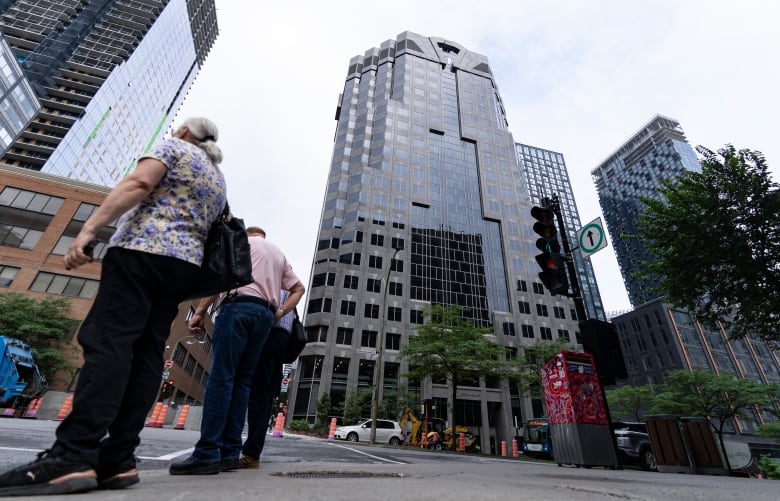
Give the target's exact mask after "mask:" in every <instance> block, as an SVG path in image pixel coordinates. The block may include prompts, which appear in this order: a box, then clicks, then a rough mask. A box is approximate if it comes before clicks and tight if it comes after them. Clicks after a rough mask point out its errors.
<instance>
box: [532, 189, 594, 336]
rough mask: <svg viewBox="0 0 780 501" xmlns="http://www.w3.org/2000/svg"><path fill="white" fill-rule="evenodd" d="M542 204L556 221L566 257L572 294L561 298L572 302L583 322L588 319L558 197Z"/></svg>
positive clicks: (544, 200)
mask: <svg viewBox="0 0 780 501" xmlns="http://www.w3.org/2000/svg"><path fill="white" fill-rule="evenodd" d="M542 204H543V205H545V206H546V207H548V208H550V209H552V211H553V212H554V213H555V216H556V219H557V220H558V228H560V235H561V244H562V245H563V254H564V255H565V256H566V269H567V271H568V272H569V273H568V275H569V285H570V286H571V290H572V292H571V293H570V294H561V295H562V296H567V297H570V298H572V299H573V300H574V308H575V309H576V311H577V320H578V321H580V322H583V321H585V320H587V319H588V314H587V312H586V311H585V303H584V301H583V299H582V290H581V289H580V282H579V280H578V279H577V270H576V268H575V267H574V253H573V252H572V250H571V246H570V245H569V236H568V234H567V233H566V225H565V224H564V223H563V215H562V214H561V204H560V201H559V200H558V195H553V197H552V198H544V199H543V200H542Z"/></svg>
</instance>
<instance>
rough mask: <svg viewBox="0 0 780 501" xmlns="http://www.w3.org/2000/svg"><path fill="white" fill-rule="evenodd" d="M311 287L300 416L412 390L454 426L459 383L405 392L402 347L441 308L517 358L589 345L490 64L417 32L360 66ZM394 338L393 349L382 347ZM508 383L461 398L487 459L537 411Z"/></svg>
mask: <svg viewBox="0 0 780 501" xmlns="http://www.w3.org/2000/svg"><path fill="white" fill-rule="evenodd" d="M336 120H337V126H336V134H335V144H334V149H333V157H332V159H331V163H330V173H329V176H328V183H327V188H326V192H325V197H324V202H323V210H322V215H321V222H320V228H319V235H318V243H317V248H316V254H315V257H314V263H313V268H312V273H311V282H310V284H309V287H308V300H307V304H306V306H305V307H306V317H305V326H306V329H307V332H308V334H309V339H310V343H309V345H308V346H307V348H306V350H305V351H304V353H303V356H301V358H300V359H299V360H298V366H297V370H296V373H295V375H294V381H293V383H292V384H291V388H290V410H291V413H292V417H293V418H294V419H308V420H310V421H313V420H314V417H315V413H316V404H317V400H318V399H319V398H320V396H321V395H322V394H324V393H329V395H330V398H331V401H332V403H333V404H334V405H338V404H340V403H342V402H343V401H344V399H345V395H346V394H347V392H348V391H356V390H361V389H368V388H370V387H372V386H373V380H374V370H375V365H376V355H377V350H383V351H382V353H383V357H382V366H381V367H379V368H376V370H378V371H379V376H380V388H381V390H382V392H383V394H384V393H386V392H387V391H389V390H394V389H396V388H397V387H398V386H399V385H402V384H407V383H408V384H409V389H410V391H412V392H413V393H414V394H415V396H416V397H417V399H418V401H419V400H423V399H425V400H427V399H432V400H433V404H434V405H433V408H434V411H433V412H434V413H435V414H436V415H437V416H439V417H444V418H446V416H447V403H448V398H449V395H450V392H449V388H448V386H447V384H446V382H442V381H435V382H434V381H422V382H414V381H406V378H405V377H404V373H405V372H407V369H408V367H407V364H406V362H405V360H404V359H403V358H402V357H401V356H400V354H399V349H400V348H401V347H402V346H403V345H404V344H405V343H406V342H407V340H408V339H409V336H411V335H414V333H415V329H416V328H417V327H418V326H419V325H420V324H422V323H423V313H422V312H423V308H424V307H426V306H427V305H430V304H443V305H460V306H462V307H463V308H465V309H466V310H467V314H468V316H469V317H470V318H471V319H472V320H473V321H474V322H475V323H476V324H477V325H481V326H489V327H492V328H493V331H494V335H495V338H496V340H497V341H498V342H499V343H500V344H502V345H505V346H506V347H507V349H508V352H509V353H510V354H511V353H514V354H518V352H519V351H520V350H522V347H523V346H525V345H527V344H529V343H532V342H535V341H538V340H552V339H554V338H559V337H560V338H564V339H569V340H571V342H572V343H576V342H577V339H578V332H577V329H578V324H577V319H576V314H575V312H574V311H575V308H574V304H573V302H572V300H571V299H569V298H566V297H562V296H551V295H550V294H549V293H547V292H546V291H545V289H544V287H543V286H542V284H541V283H540V282H539V280H538V278H537V274H538V272H539V270H538V265H537V264H536V261H535V259H534V256H535V255H536V254H537V253H538V250H537V249H536V247H535V240H536V238H535V236H534V235H532V232H531V231H530V226H531V224H532V218H531V217H530V209H531V206H532V204H531V201H530V199H529V191H528V186H527V184H528V183H527V180H526V176H525V174H524V172H523V169H522V168H521V167H520V165H519V164H518V160H517V155H516V153H515V143H514V140H513V138H512V134H511V133H510V132H509V130H508V125H507V118H506V114H505V111H504V106H503V103H502V100H501V96H500V94H499V92H498V88H497V86H496V82H495V80H494V79H493V75H492V73H491V69H490V66H489V65H488V60H487V58H485V57H484V56H482V55H479V54H476V53H474V52H471V51H469V50H467V49H466V48H464V47H462V46H460V45H458V44H457V43H455V42H453V41H450V40H445V39H443V38H436V37H425V36H421V35H417V34H414V33H409V32H405V33H402V34H400V35H398V37H397V38H396V39H395V40H388V41H385V42H384V43H382V44H381V46H380V47H379V48H372V49H369V50H368V51H367V52H366V53H365V55H363V56H356V57H354V58H353V59H352V60H351V61H350V64H349V67H348V71H347V75H346V82H345V85H344V90H343V93H342V95H341V96H340V99H339V104H338V107H337V112H336ZM382 339H384V342H382ZM513 386H514V385H508V384H507V383H506V382H505V381H497V380H493V379H492V378H485V377H480V378H479V379H478V380H474V381H471V382H468V383H467V384H466V385H465V386H459V388H460V390H459V394H458V406H457V408H456V409H455V413H456V415H457V420H458V424H465V425H466V426H469V428H470V429H471V430H472V431H473V432H474V433H475V434H476V435H478V436H480V437H481V438H480V440H481V443H482V450H483V451H485V452H489V451H490V450H491V449H490V447H491V444H495V443H498V442H496V440H511V439H512V438H513V437H514V434H515V433H516V429H515V426H516V425H517V424H519V423H521V422H522V419H523V418H524V417H530V416H531V415H532V414H533V413H536V414H537V415H541V411H542V410H541V402H539V401H537V402H536V404H534V402H533V401H532V400H531V399H529V398H523V397H522V396H521V395H520V394H518V390H517V389H516V388H514V387H513Z"/></svg>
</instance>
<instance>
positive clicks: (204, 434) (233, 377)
mask: <svg viewBox="0 0 780 501" xmlns="http://www.w3.org/2000/svg"><path fill="white" fill-rule="evenodd" d="M247 234H248V235H249V245H250V248H251V256H252V276H253V277H254V281H253V282H252V283H250V284H248V285H245V286H243V287H240V288H238V289H236V290H234V291H231V292H230V294H228V295H227V297H226V298H225V300H223V301H222V304H221V306H220V307H219V314H218V315H217V318H216V322H215V323H214V336H213V337H214V339H213V347H214V351H213V352H212V357H213V358H212V364H211V374H210V375H209V380H208V383H207V385H206V395H205V398H204V402H203V420H202V422H201V427H200V440H198V442H197V443H196V444H195V450H194V451H193V453H192V455H191V456H190V457H189V458H187V459H186V460H184V461H181V462H178V463H173V464H172V465H171V467H170V470H169V471H170V474H171V475H209V474H216V473H219V472H220V471H227V470H234V469H237V468H238V467H239V456H240V454H241V445H242V443H241V432H242V430H243V428H244V418H245V416H246V412H247V405H248V401H249V388H250V386H251V383H252V374H253V372H254V370H255V367H256V366H257V362H258V360H259V358H260V353H261V352H262V350H263V346H264V345H265V343H266V341H267V340H268V335H269V332H270V331H271V326H272V325H273V323H274V322H275V321H277V320H279V319H280V318H282V317H283V316H284V315H286V314H287V313H289V312H290V311H292V309H293V308H295V306H296V305H297V304H298V301H300V300H301V297H303V293H304V292H305V288H304V286H303V284H302V283H301V281H300V279H299V278H298V276H297V275H296V274H295V273H294V272H293V271H292V267H291V266H290V264H289V263H288V262H287V258H286V257H285V256H284V254H283V253H282V251H281V250H280V249H279V248H278V247H277V246H276V245H274V244H273V243H271V242H269V241H268V240H266V239H265V238H264V235H265V232H264V231H263V230H262V229H260V228H257V227H249V228H247ZM282 289H284V290H288V291H290V295H289V296H287V299H286V300H285V301H284V302H283V303H282V304H280V300H279V298H280V294H281V290H282ZM214 300H216V297H211V298H204V299H201V301H200V302H199V303H198V307H197V308H196V309H195V313H194V314H193V315H192V317H191V318H190V322H189V329H190V331H191V332H200V331H201V330H202V329H203V316H204V314H205V313H206V310H207V308H208V306H209V305H210V304H211V303H212V302H213V301H214Z"/></svg>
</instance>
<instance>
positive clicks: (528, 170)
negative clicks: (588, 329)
mask: <svg viewBox="0 0 780 501" xmlns="http://www.w3.org/2000/svg"><path fill="white" fill-rule="evenodd" d="M515 151H516V152H517V161H518V162H519V164H520V167H521V168H522V169H523V171H524V172H525V176H526V179H527V180H528V193H529V195H530V197H531V203H533V204H536V205H539V204H541V202H542V200H543V199H545V198H552V197H553V196H557V197H558V203H559V205H560V208H561V215H562V217H563V224H564V225H565V226H566V236H567V238H568V239H569V243H570V245H571V246H572V248H574V247H576V246H577V230H578V229H580V228H581V227H582V221H581V220H580V213H579V211H578V210H577V203H576V202H575V201H574V191H573V190H572V188H571V181H570V180H569V171H568V170H567V169H566V162H565V161H564V160H563V154H562V153H557V152H555V151H550V150H545V149H542V148H537V147H535V146H530V145H527V144H520V143H517V144H515ZM559 229H560V228H559ZM572 257H573V258H574V267H575V269H576V270H577V280H578V283H579V285H580V292H581V294H582V299H583V304H584V306H585V311H586V313H587V315H588V318H595V319H598V320H604V321H606V320H607V317H606V314H605V313H604V305H603V304H602V302H601V294H600V293H599V287H598V284H597V283H596V274H595V273H594V272H593V265H592V264H591V262H590V259H587V258H583V257H582V255H581V254H580V253H579V252H577V251H575V252H573V253H572Z"/></svg>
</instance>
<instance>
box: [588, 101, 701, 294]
mask: <svg viewBox="0 0 780 501" xmlns="http://www.w3.org/2000/svg"><path fill="white" fill-rule="evenodd" d="M685 171H696V172H701V166H700V165H699V161H698V159H697V158H696V153H695V152H694V151H693V148H691V145H690V144H688V141H687V140H686V138H685V134H684V133H683V130H682V127H680V124H679V122H677V120H674V119H672V118H668V117H665V116H662V115H656V116H655V117H653V119H652V120H650V121H649V122H648V123H647V124H645V125H644V126H643V127H642V128H641V129H639V131H637V132H636V133H635V134H633V135H632V136H631V138H630V139H629V140H628V141H626V142H625V143H624V144H623V145H622V146H621V147H620V148H618V150H617V151H616V152H614V153H613V154H612V155H610V156H609V158H607V159H606V160H605V161H604V162H602V163H601V165H599V166H598V167H596V168H595V169H593V170H592V171H591V175H592V176H593V181H594V183H595V184H596V191H597V192H598V195H599V204H600V205H601V210H602V212H603V213H604V218H605V220H606V224H607V229H608V231H609V235H610V237H611V240H612V247H613V248H614V250H615V255H616V256H617V261H618V265H619V266H620V272H621V274H622V275H623V281H624V283H625V285H626V290H627V291H628V298H629V300H630V301H631V304H632V305H633V306H639V305H642V304H644V303H646V302H648V301H652V300H654V299H657V298H658V294H657V293H655V292H654V291H653V289H654V288H655V287H657V285H658V283H659V280H658V279H645V278H640V277H638V276H636V275H635V274H636V273H637V272H640V271H642V270H643V265H642V263H643V262H645V261H649V260H650V259H652V257H651V256H650V254H649V253H648V252H647V250H646V249H645V248H644V245H642V241H641V239H640V238H639V236H638V230H637V227H636V223H637V220H638V218H639V216H640V214H641V213H642V211H643V210H644V204H643V203H642V201H641V200H640V198H641V197H646V198H657V197H658V196H659V194H658V190H659V189H660V187H661V183H662V182H663V181H666V180H672V179H674V178H675V177H677V176H678V175H680V174H682V173H683V172H685Z"/></svg>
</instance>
